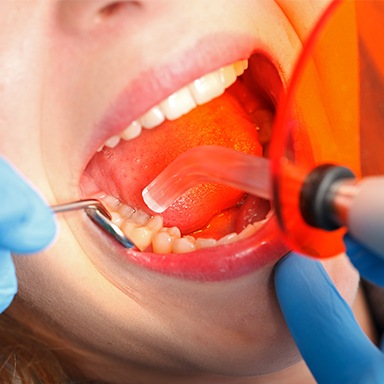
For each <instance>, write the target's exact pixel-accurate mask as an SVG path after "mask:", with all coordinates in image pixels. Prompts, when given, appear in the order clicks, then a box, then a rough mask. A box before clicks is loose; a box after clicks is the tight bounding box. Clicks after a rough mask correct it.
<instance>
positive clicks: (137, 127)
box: [121, 120, 142, 140]
mask: <svg viewBox="0 0 384 384" xmlns="http://www.w3.org/2000/svg"><path fill="white" fill-rule="evenodd" d="M141 131H142V126H141V124H140V123H139V122H138V121H136V120H135V121H132V123H131V124H129V126H128V127H127V128H125V129H124V131H123V133H122V134H121V138H122V139H124V140H132V139H135V138H136V137H138V136H140V134H141Z"/></svg>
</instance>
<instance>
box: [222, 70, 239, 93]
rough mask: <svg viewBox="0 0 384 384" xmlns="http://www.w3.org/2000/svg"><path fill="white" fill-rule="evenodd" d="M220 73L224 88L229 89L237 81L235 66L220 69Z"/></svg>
mask: <svg viewBox="0 0 384 384" xmlns="http://www.w3.org/2000/svg"><path fill="white" fill-rule="evenodd" d="M219 72H220V78H221V82H222V83H223V85H224V88H228V87H229V86H230V85H232V84H233V83H234V82H235V81H236V79H237V75H236V71H235V68H234V67H233V65H227V66H226V67H223V68H220V70H219Z"/></svg>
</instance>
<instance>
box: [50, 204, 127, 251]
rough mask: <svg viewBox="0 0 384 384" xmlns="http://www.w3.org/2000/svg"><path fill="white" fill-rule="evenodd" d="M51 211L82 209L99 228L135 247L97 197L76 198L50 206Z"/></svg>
mask: <svg viewBox="0 0 384 384" xmlns="http://www.w3.org/2000/svg"><path fill="white" fill-rule="evenodd" d="M51 209H52V212H54V213H61V212H69V211H75V210H80V209H83V210H84V211H85V213H86V214H87V215H88V217H89V218H90V219H91V220H92V221H93V222H94V223H96V224H97V225H98V226H99V227H100V228H102V229H103V230H105V231H107V232H108V233H109V234H110V235H111V236H113V237H114V238H115V239H116V240H117V241H118V242H119V243H120V244H121V245H123V246H124V247H125V248H129V249H131V248H135V245H134V244H133V243H132V241H131V240H130V239H128V238H127V236H125V234H124V233H123V231H122V230H121V229H120V228H119V227H118V226H117V225H116V224H114V223H113V222H112V221H111V219H112V216H111V214H110V213H109V212H108V210H107V209H106V208H105V206H104V205H103V204H102V203H101V202H100V201H99V200H97V199H86V200H78V201H73V202H70V203H64V204H57V205H52V206H51Z"/></svg>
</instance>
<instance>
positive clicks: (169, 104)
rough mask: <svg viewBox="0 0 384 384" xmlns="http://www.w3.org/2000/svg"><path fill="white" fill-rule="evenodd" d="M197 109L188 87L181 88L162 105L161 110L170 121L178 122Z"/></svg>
mask: <svg viewBox="0 0 384 384" xmlns="http://www.w3.org/2000/svg"><path fill="white" fill-rule="evenodd" d="M195 107H196V103H195V101H194V99H193V97H192V94H191V92H190V90H189V88H188V87H184V88H181V89H180V90H179V91H177V92H175V93H173V94H172V95H171V96H169V97H168V98H167V99H166V100H164V101H163V102H161V103H160V108H161V110H162V111H163V113H164V115H165V117H166V118H167V119H168V120H176V119H178V118H179V117H180V116H182V115H185V114H186V113H188V112H189V111H191V110H192V109H193V108H195Z"/></svg>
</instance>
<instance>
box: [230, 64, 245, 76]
mask: <svg viewBox="0 0 384 384" xmlns="http://www.w3.org/2000/svg"><path fill="white" fill-rule="evenodd" d="M233 66H234V68H235V71H236V75H237V76H241V75H242V74H243V73H244V65H243V62H241V61H237V62H236V63H235V64H233ZM247 66H248V61H247Z"/></svg>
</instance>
